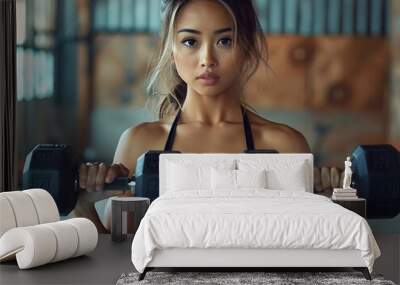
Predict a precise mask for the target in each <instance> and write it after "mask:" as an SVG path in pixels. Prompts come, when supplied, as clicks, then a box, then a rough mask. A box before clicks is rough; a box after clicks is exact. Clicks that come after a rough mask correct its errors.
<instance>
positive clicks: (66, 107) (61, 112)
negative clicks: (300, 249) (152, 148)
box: [16, 0, 400, 178]
mask: <svg viewBox="0 0 400 285" xmlns="http://www.w3.org/2000/svg"><path fill="white" fill-rule="evenodd" d="M16 3H17V47H16V49H17V94H18V102H17V144H16V145H17V148H18V149H17V151H18V169H19V177H20V178H21V175H22V169H23V164H24V160H25V156H26V155H27V153H28V152H29V151H30V150H31V149H32V148H33V147H34V146H35V145H37V144H39V143H60V144H61V143H63V144H69V145H71V146H72V147H73V150H74V152H75V153H76V154H77V157H78V158H79V159H81V160H82V161H90V160H95V161H105V162H107V163H111V162H112V159H113V155H114V151H115V148H116V146H117V142H118V139H119V136H120V135H121V133H122V132H123V131H124V130H125V129H126V128H128V127H131V126H134V125H137V124H139V123H141V122H144V121H152V120H157V116H156V114H155V113H154V112H153V110H152V109H150V108H148V107H147V106H146V105H145V104H146V100H147V99H148V98H149V95H148V94H146V92H145V84H144V80H145V78H146V73H147V71H148V65H149V63H150V61H151V59H152V57H153V56H154V54H155V52H156V50H157V46H158V44H159V31H160V0H92V1H89V0H59V1H56V0H17V2H16ZM254 3H255V5H256V7H257V12H258V14H259V18H260V21H261V24H262V27H263V31H264V34H265V40H266V41H267V44H268V46H269V53H270V67H271V69H272V71H271V70H269V69H265V68H260V69H259V70H258V71H257V73H256V74H255V75H254V76H253V78H252V79H251V80H250V82H249V84H248V86H247V88H246V98H247V102H248V103H249V104H250V105H252V106H253V107H254V108H255V109H256V110H257V111H258V113H259V114H261V115H262V116H264V117H265V118H267V119H269V120H273V121H277V122H280V123H284V124H288V125H289V126H292V127H294V128H296V129H298V130H299V131H300V132H302V133H303V134H304V135H305V137H306V139H307V141H308V143H309V145H310V147H311V149H312V152H313V153H314V155H315V164H316V165H317V166H340V167H343V161H344V160H345V157H346V156H347V155H349V154H351V153H352V151H353V150H354V149H355V147H356V146H357V145H359V144H379V143H390V144H393V145H395V146H396V147H397V148H398V149H399V148H400V112H399V110H400V1H395V0H392V1H390V0H258V1H254Z"/></svg>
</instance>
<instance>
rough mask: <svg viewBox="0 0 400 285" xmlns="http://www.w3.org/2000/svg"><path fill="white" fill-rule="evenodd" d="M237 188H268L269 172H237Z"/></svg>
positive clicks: (263, 170) (262, 170)
mask: <svg viewBox="0 0 400 285" xmlns="http://www.w3.org/2000/svg"><path fill="white" fill-rule="evenodd" d="M236 184H237V188H267V171H266V170H265V169H261V170H241V169H239V170H236Z"/></svg>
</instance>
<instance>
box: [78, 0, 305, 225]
mask: <svg viewBox="0 0 400 285" xmlns="http://www.w3.org/2000/svg"><path fill="white" fill-rule="evenodd" d="M163 2H164V3H163V4H164V11H163V19H164V22H163V33H162V36H161V43H162V44H161V50H160V54H159V57H158V60H157V62H156V65H155V67H154V68H153V71H152V73H151V74H150V77H149V82H148V83H149V84H148V90H149V91H150V92H151V93H153V94H156V95H158V96H162V97H161V100H160V102H161V104H160V105H159V120H158V121H155V122H146V123H142V124H139V125H137V126H135V127H131V128H129V129H127V130H126V131H125V132H124V133H123V134H122V135H121V138H120V140H119V143H118V146H117V149H116V151H115V156H114V161H113V164H112V165H110V166H108V165H106V164H104V163H100V164H99V163H94V164H82V165H81V169H80V183H81V185H80V186H81V187H82V188H85V189H86V190H87V191H82V193H81V195H80V198H79V201H78V205H77V207H76V211H75V212H76V214H77V215H79V216H86V217H89V218H91V219H92V220H93V221H94V222H95V223H96V225H97V226H98V228H99V230H100V231H102V229H103V228H102V226H104V227H105V228H106V229H109V227H110V204H108V206H107V207H106V210H105V213H98V214H99V216H100V220H101V222H102V223H100V221H99V219H98V217H97V215H96V213H95V211H94V207H93V203H94V202H95V201H96V200H99V199H101V198H105V197H106V195H115V194H118V193H111V194H106V192H104V194H103V192H102V191H101V190H102V188H103V184H104V182H105V181H106V182H111V181H112V180H113V179H114V178H115V177H117V176H127V175H129V176H131V175H133V174H134V172H135V167H136V160H137V158H138V157H139V156H140V155H141V154H142V153H144V152H146V151H148V150H162V149H164V150H171V149H173V150H179V151H181V152H184V153H186V152H196V153H213V152H214V153H240V152H243V150H245V149H254V148H255V149H275V150H277V151H278V152H281V153H290V152H292V153H304V152H310V149H309V147H308V145H307V142H306V140H305V139H304V136H303V135H302V134H301V133H299V132H298V131H296V130H294V129H292V128H290V127H288V126H286V125H283V124H279V123H276V122H272V121H269V120H268V119H265V118H263V117H261V116H259V115H257V114H256V113H254V112H252V111H250V110H249V109H248V108H247V107H246V106H247V105H246V104H245V102H244V98H243V95H242V90H243V86H244V84H245V83H246V81H247V79H248V78H249V77H250V76H251V75H252V74H253V73H254V71H255V70H256V68H257V67H258V65H259V64H267V52H266V47H265V38H264V35H263V33H262V31H261V28H260V25H259V22H258V20H257V16H256V13H255V10H254V7H253V5H252V2H251V0H240V1H235V0H189V1H185V0H165V1H163ZM259 96H268V91H266V92H265V94H259Z"/></svg>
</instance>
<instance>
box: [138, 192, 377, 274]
mask: <svg viewBox="0 0 400 285" xmlns="http://www.w3.org/2000/svg"><path fill="white" fill-rule="evenodd" d="M209 194H210V195H208V194H207V193H206V192H202V193H200V194H199V192H198V191H180V192H170V193H166V194H164V195H162V196H161V197H159V198H157V199H156V200H154V201H153V203H152V204H151V205H150V207H149V209H148V211H147V213H146V215H145V217H144V218H143V219H142V221H141V223H140V225H139V228H138V231H137V232H136V234H135V237H134V239H133V242H132V262H133V265H134V266H135V268H136V269H137V270H138V271H139V272H143V270H144V268H145V267H146V265H147V264H148V263H149V262H150V261H151V260H152V257H153V252H154V249H164V248H189V247H190V248H303V249H304V248H317V249H358V250H360V251H361V256H362V258H363V259H364V260H365V264H366V266H367V267H368V269H369V271H370V272H372V268H373V263H374V260H375V259H376V258H377V257H379V256H380V250H379V248H378V245H377V243H376V241H375V239H374V237H373V235H372V232H371V229H370V227H369V225H368V223H367V221H366V220H365V219H364V218H362V217H361V216H359V215H357V214H355V213H353V212H351V211H349V210H347V209H345V208H343V207H341V206H339V205H337V204H335V203H333V202H332V201H331V200H330V199H329V198H327V197H324V196H321V195H316V194H312V193H307V192H301V191H283V190H266V189H248V190H244V189H241V190H240V191H233V192H229V191H227V192H223V191H222V192H219V193H218V197H216V196H215V193H214V194H212V195H211V193H209Z"/></svg>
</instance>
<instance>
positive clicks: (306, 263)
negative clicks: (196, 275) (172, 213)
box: [139, 154, 371, 280]
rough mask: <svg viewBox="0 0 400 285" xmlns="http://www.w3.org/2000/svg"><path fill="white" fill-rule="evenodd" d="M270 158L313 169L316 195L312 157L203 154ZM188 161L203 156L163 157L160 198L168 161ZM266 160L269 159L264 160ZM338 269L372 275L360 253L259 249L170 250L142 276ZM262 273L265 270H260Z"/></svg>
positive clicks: (155, 258)
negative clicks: (175, 271)
mask: <svg viewBox="0 0 400 285" xmlns="http://www.w3.org/2000/svg"><path fill="white" fill-rule="evenodd" d="M265 155H268V156H270V157H271V156H276V155H278V156H280V157H282V158H285V157H286V159H287V158H290V159H296V160H304V161H305V162H306V163H307V165H308V168H307V169H309V171H308V172H309V173H307V174H306V175H307V177H308V181H309V185H308V186H309V187H308V188H307V189H306V190H307V191H308V192H313V156H312V154H202V155H201V157H202V159H204V157H206V158H208V159H210V163H212V160H213V159H218V158H219V159H220V158H222V157H223V158H224V159H229V158H232V159H237V158H240V157H241V156H246V157H248V156H252V157H254V158H262V157H264V156H265ZM183 156H185V157H184V159H188V160H190V161H191V162H194V161H195V160H196V159H199V157H200V156H199V154H161V155H160V160H159V168H160V195H161V194H162V193H164V191H165V189H164V187H163V185H165V181H166V177H165V174H166V171H165V169H166V161H167V160H174V159H181V158H182V157H183ZM264 159H265V157H264ZM282 267H284V268H310V269H311V268H312V269H315V268H338V267H341V268H343V267H350V268H353V269H355V270H357V271H361V272H362V273H363V275H364V277H365V278H366V279H367V280H371V275H370V273H369V270H368V268H367V267H366V264H365V261H364V260H363V259H362V257H361V252H360V250H355V249H353V250H349V249H345V250H338V249H335V250H334V249H270V248H266V249H264V248H263V249H256V248H207V249H202V248H168V249H157V250H155V252H154V256H153V259H152V260H151V261H150V262H149V263H148V265H147V267H146V268H145V270H144V271H143V273H141V274H140V275H139V280H143V279H144V277H145V276H146V273H147V272H148V271H151V270H153V269H155V268H207V269H208V268H211V270H212V269H217V268H230V269H234V271H246V270H247V271H250V269H254V268H257V269H266V268H269V269H270V268H282ZM260 271H262V270H260Z"/></svg>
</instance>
